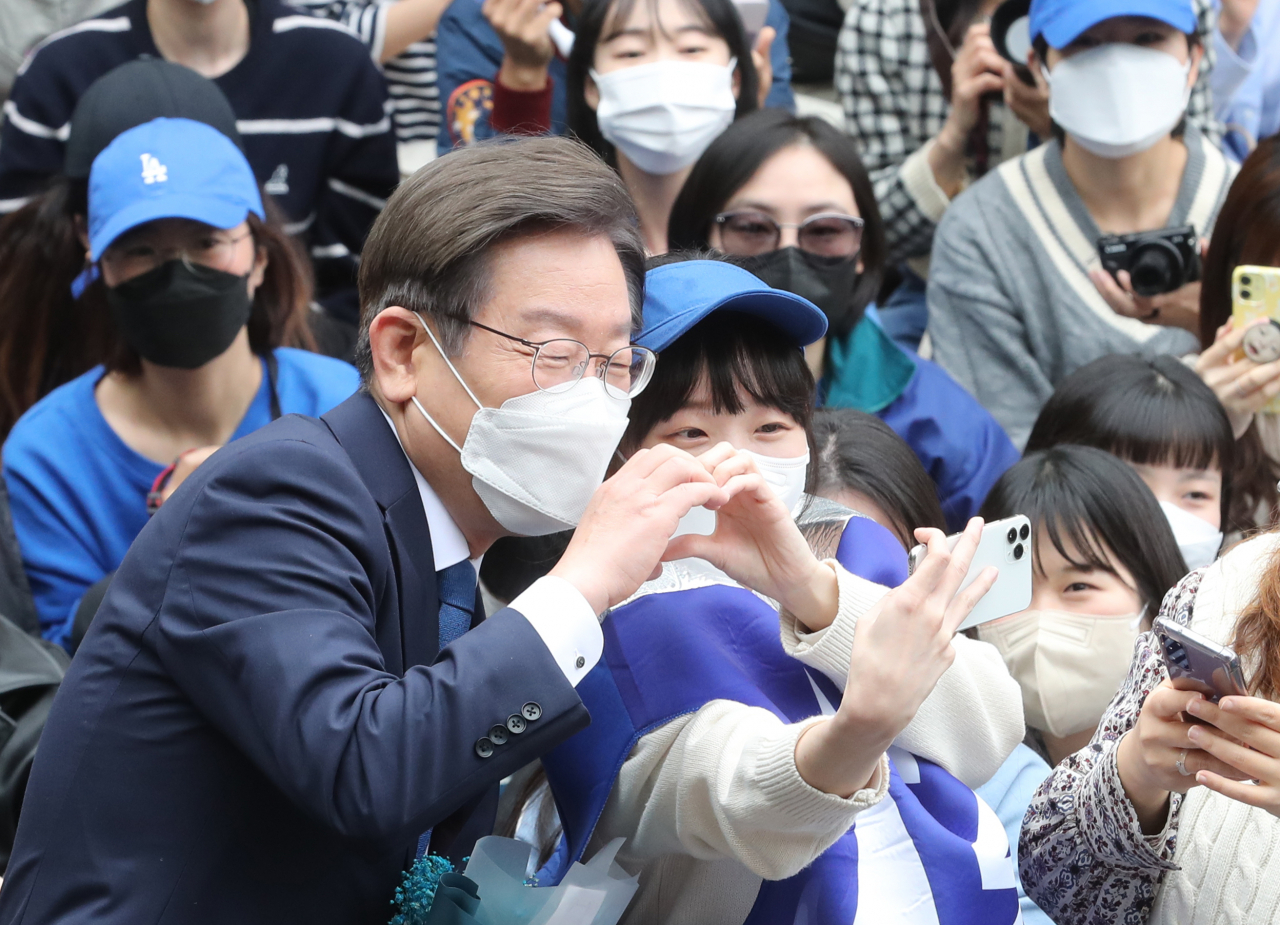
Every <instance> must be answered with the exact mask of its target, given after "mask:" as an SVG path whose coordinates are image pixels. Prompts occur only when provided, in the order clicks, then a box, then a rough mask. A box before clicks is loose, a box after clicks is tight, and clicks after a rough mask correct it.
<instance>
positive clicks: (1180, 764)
mask: <svg viewBox="0 0 1280 925" xmlns="http://www.w3.org/2000/svg"><path fill="white" fill-rule="evenodd" d="M1189 751H1191V749H1189V748H1184V749H1183V750H1182V752H1181V754H1179V755H1178V760H1177V761H1175V762H1174V763H1173V766H1174V767H1175V768H1177V769H1178V773H1179V774H1181V775H1182V776H1183V777H1190V776H1191V772H1190V771H1188V770H1187V764H1186V761H1187V752H1189Z"/></svg>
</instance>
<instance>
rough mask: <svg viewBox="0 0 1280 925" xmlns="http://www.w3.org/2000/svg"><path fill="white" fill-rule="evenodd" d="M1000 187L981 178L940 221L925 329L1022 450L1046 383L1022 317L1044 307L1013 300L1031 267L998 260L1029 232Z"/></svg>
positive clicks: (1020, 245)
mask: <svg viewBox="0 0 1280 925" xmlns="http://www.w3.org/2000/svg"><path fill="white" fill-rule="evenodd" d="M1018 166H1019V165H1018V164H1017V163H1016V162H1015V163H1011V164H1006V165H1005V166H1004V167H1003V168H1001V169H1002V170H1009V169H1017V168H1018ZM1004 189H1005V187H1004V179H1003V177H1001V176H1000V175H999V174H995V175H988V176H987V177H985V178H983V180H982V181H981V182H980V183H978V184H976V185H975V186H972V187H970V188H969V189H968V190H967V191H966V192H965V193H964V194H962V195H961V196H959V197H958V198H957V199H956V202H955V204H954V205H953V206H952V207H951V208H950V209H948V210H947V214H946V216H945V217H944V218H943V220H942V222H941V223H940V224H939V226H938V233H937V235H935V236H934V245H933V261H932V263H931V264H930V268H929V290H928V301H929V332H930V335H931V337H932V340H933V351H934V360H935V361H937V363H938V364H939V365H940V366H942V368H943V369H945V370H946V371H947V372H949V373H950V374H951V375H952V376H953V377H954V378H955V379H956V381H958V382H959V383H960V384H961V385H962V386H964V387H965V389H967V390H968V391H969V393H970V394H971V395H973V397H974V398H976V399H977V400H978V401H979V403H980V404H981V405H982V406H983V407H984V408H986V409H987V410H988V411H989V412H991V415H992V417H994V418H995V419H996V420H997V421H998V422H999V423H1000V426H1001V427H1003V428H1004V430H1005V433H1007V434H1008V435H1009V439H1011V440H1012V441H1013V442H1014V444H1015V445H1016V446H1018V447H1022V446H1025V445H1026V442H1027V437H1028V436H1029V435H1030V433H1031V426H1032V425H1033V424H1034V423H1035V419H1036V415H1037V414H1039V412H1040V408H1041V407H1042V406H1043V405H1044V403H1045V402H1046V401H1047V400H1048V399H1049V396H1050V395H1051V394H1053V383H1052V382H1050V381H1049V377H1048V375H1047V374H1046V372H1045V370H1044V369H1042V368H1041V366H1040V363H1039V361H1038V360H1037V358H1036V356H1035V355H1034V354H1033V352H1032V340H1031V334H1030V332H1029V331H1028V325H1027V320H1026V317H1025V316H1024V313H1030V312H1033V311H1037V310H1039V311H1044V310H1046V309H1044V308H1043V307H1039V306H1035V305H1023V304H1020V303H1019V300H1018V299H1017V298H1015V296H1014V289H1013V287H1014V285H1015V284H1016V282H1017V279H1018V274H1020V273H1021V274H1030V273H1035V272H1036V271H1037V268H1036V267H1034V266H1032V267H1021V266H1017V265H1012V266H1011V265H1009V264H1008V263H1007V262H1006V259H1005V258H1006V257H1007V255H1008V254H1018V253H1023V252H1025V251H1026V249H1027V244H1026V242H1025V241H1023V242H1019V241H1018V240H1017V238H1018V236H1020V235H1030V234H1032V233H1033V232H1032V231H1031V229H1030V228H1029V227H1028V226H1027V223H1026V221H1025V220H1024V219H1023V218H1022V216H1021V214H1020V213H1019V212H1018V211H1017V208H1016V207H1015V206H1014V205H1013V204H1012V202H1005V201H1004V200H1006V199H1007V198H1008V197H1007V196H1002V194H1003V192H1004Z"/></svg>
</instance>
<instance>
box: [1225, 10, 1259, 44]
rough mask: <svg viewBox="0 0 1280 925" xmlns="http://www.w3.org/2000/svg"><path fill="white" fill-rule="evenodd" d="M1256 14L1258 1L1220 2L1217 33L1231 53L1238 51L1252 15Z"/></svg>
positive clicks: (1251, 20)
mask: <svg viewBox="0 0 1280 925" xmlns="http://www.w3.org/2000/svg"><path fill="white" fill-rule="evenodd" d="M1256 12H1258V0H1221V6H1220V7H1219V9H1218V31H1219V32H1221V33H1222V37H1223V38H1224V39H1225V40H1226V42H1227V44H1228V45H1230V46H1231V50H1232V51H1239V50H1240V43H1241V42H1242V41H1244V36H1245V33H1246V32H1248V31H1249V24H1250V23H1251V22H1253V14H1254V13H1256Z"/></svg>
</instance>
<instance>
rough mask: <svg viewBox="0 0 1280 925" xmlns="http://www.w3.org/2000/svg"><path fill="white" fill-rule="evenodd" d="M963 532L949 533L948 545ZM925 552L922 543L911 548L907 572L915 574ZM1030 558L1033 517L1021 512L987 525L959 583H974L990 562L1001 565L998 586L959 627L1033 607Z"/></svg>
mask: <svg viewBox="0 0 1280 925" xmlns="http://www.w3.org/2000/svg"><path fill="white" fill-rule="evenodd" d="M961 536H963V534H960V533H956V534H953V535H952V536H949V537H947V547H948V548H949V549H955V548H956V544H957V543H958V542H959V541H960V538H961ZM926 555H927V548H926V547H925V546H923V545H921V546H917V547H916V548H915V549H913V550H911V554H910V555H909V556H908V558H907V570H908V572H909V573H911V574H914V573H915V571H916V570H917V569H918V568H919V567H920V565H921V564H922V563H923V562H924V558H925V556H926ZM1031 558H1032V556H1031V521H1030V520H1028V519H1027V518H1026V517H1023V516H1022V515H1021V514H1019V515H1017V516H1015V517H1009V518H1006V519H1005V520H997V521H992V522H991V523H989V524H987V525H986V526H984V527H983V529H982V539H981V540H980V541H979V542H978V548H977V550H976V551H975V552H974V555H973V561H972V562H971V564H970V566H969V573H968V575H967V576H966V577H965V579H964V581H963V582H962V583H961V584H960V590H961V591H963V590H965V589H966V588H968V587H969V585H971V584H973V582H974V580H975V579H976V578H977V577H978V576H979V575H981V574H982V572H983V570H984V569H986V568H987V567H989V566H994V567H995V568H996V569H998V570H999V573H1000V575H999V578H997V579H996V583H995V587H993V588H992V589H991V590H990V591H988V592H987V593H986V595H984V596H983V598H982V600H980V601H978V603H977V605H976V606H975V607H974V608H973V610H972V611H970V613H969V616H968V617H966V618H965V620H964V622H963V623H961V624H960V627H959V628H960V629H962V630H965V629H968V628H969V627H971V626H978V625H979V624H981V623H988V622H990V621H992V620H998V619H1000V618H1001V617H1007V616H1009V615H1010V614H1014V613H1018V612H1019V611H1022V610H1026V609H1027V608H1028V607H1030V606H1031Z"/></svg>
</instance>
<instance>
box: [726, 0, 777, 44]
mask: <svg viewBox="0 0 1280 925" xmlns="http://www.w3.org/2000/svg"><path fill="white" fill-rule="evenodd" d="M734 6H736V7H737V8H738V15H739V16H740V17H742V31H743V32H744V33H745V34H746V36H747V39H748V42H749V43H754V42H755V38H756V36H757V35H759V34H760V30H761V29H763V28H764V22H765V20H766V19H767V18H768V17H769V4H768V2H767V0H734Z"/></svg>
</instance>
